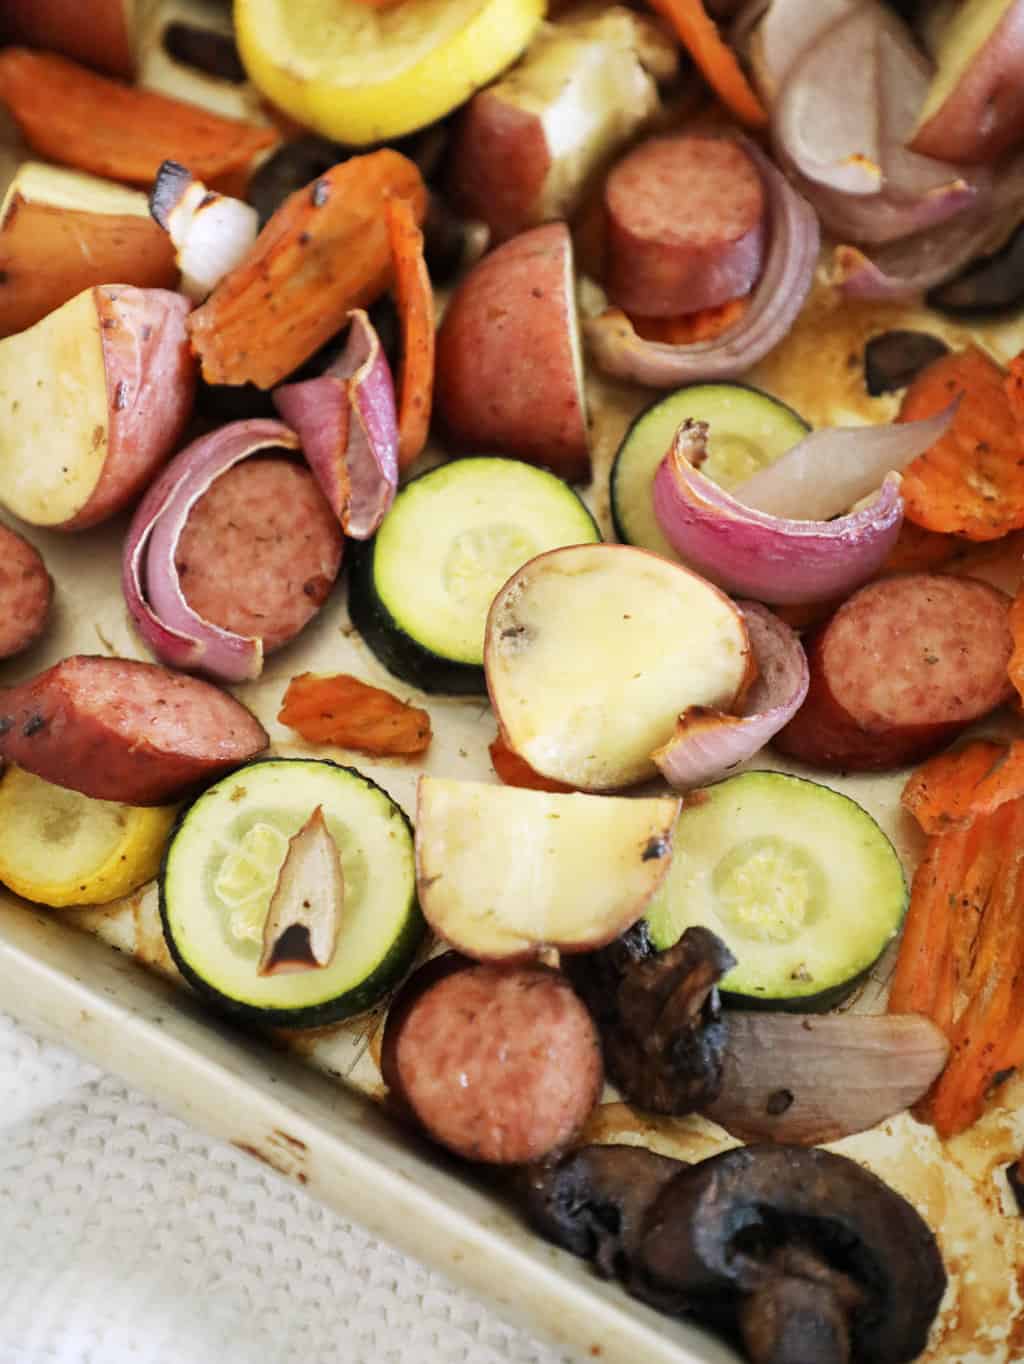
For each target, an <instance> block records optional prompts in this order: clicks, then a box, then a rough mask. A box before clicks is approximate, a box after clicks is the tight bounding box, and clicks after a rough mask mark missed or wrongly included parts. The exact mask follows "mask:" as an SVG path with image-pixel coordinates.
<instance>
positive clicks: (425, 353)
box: [387, 197, 434, 469]
mask: <svg viewBox="0 0 1024 1364" xmlns="http://www.w3.org/2000/svg"><path fill="white" fill-rule="evenodd" d="M387 218H388V241H389V243H390V246H391V262H392V267H393V269H394V276H395V278H394V295H395V303H396V304H397V306H398V317H399V321H400V323H401V327H402V372H401V381H400V385H399V403H398V467H399V468H400V469H407V468H408V467H409V465H410V464H411V463H412V462H413V460H414V459H415V458H416V457H417V455H419V454H421V453H422V450H423V447H424V445H426V443H427V432H428V431H429V429H430V409H431V405H432V403H433V397H434V292H433V290H432V289H431V287H430V276H429V274H428V273H427V265H426V262H425V260H424V259H423V233H422V232H421V231H420V229H419V226H418V224H417V221H416V215H415V213H414V211H413V208H412V205H411V204H410V203H409V201H408V199H400V198H397V197H396V198H394V199H389V200H388V202H387Z"/></svg>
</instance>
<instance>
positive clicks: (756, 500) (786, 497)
mask: <svg viewBox="0 0 1024 1364" xmlns="http://www.w3.org/2000/svg"><path fill="white" fill-rule="evenodd" d="M958 405H959V400H958V401H957V402H953V403H950V404H949V406H948V407H946V408H945V409H944V410H943V411H942V412H937V413H936V414H935V416H934V417H924V418H922V419H921V420H919V421H912V422H893V423H892V425H890V426H832V427H824V428H823V429H822V430H820V431H812V432H811V433H810V434H809V435H807V436H805V437H804V438H803V440H801V441H798V442H797V444H796V445H794V446H793V448H792V449H791V450H787V451H786V453H785V454H784V455H783V456H782V457H781V458H780V459H777V460H775V462H774V463H773V464H769V465H766V466H765V468H763V469H759V470H758V471H757V473H756V474H753V475H752V476H751V477H750V478H748V479H747V480H746V481H745V482H744V483H741V484H740V486H739V487H738V488H733V490H732V493H733V496H734V497H735V498H736V500H737V502H741V503H742V504H743V506H744V507H749V508H751V509H752V510H753V511H761V512H767V513H768V514H769V515H770V516H792V517H797V518H799V519H800V520H806V521H828V520H829V519H830V518H831V517H833V516H839V515H841V514H842V513H843V512H845V511H848V510H849V509H850V507H852V506H853V504H854V503H855V502H859V501H860V500H861V498H863V497H867V496H868V494H869V493H873V492H874V491H875V489H876V488H877V487H878V486H879V484H880V483H881V482H882V480H883V479H884V478H885V476H886V474H890V473H901V472H902V471H903V470H904V469H905V468H906V467H907V465H908V464H909V463H910V461H911V460H912V459H916V458H917V457H918V455H923V454H924V452H925V451H926V450H930V449H931V447H932V446H933V445H934V444H935V442H936V441H937V440H938V439H939V437H940V436H943V435H945V433H946V431H948V429H949V427H950V424H951V423H952V421H953V418H954V417H955V416H956V409H957V407H958Z"/></svg>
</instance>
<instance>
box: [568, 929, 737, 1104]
mask: <svg viewBox="0 0 1024 1364" xmlns="http://www.w3.org/2000/svg"><path fill="white" fill-rule="evenodd" d="M631 935H632V936H631ZM735 964H736V962H735V958H734V957H733V955H732V953H731V952H730V951H729V949H728V948H727V947H726V945H725V943H723V942H722V940H721V939H720V938H717V937H716V936H715V934H714V933H712V932H710V931H709V930H708V929H706V928H688V929H687V930H686V932H685V933H684V934H683V936H682V938H680V940H679V942H678V943H676V945H675V946H674V947H671V948H669V950H668V951H667V952H658V953H654V952H651V950H650V940H649V938H646V937H645V936H641V935H640V934H638V933H637V931H636V930H634V929H631V930H630V934H628V935H626V936H625V937H624V938H621V939H619V941H618V942H616V943H613V944H612V945H611V946H610V947H607V948H604V949H602V951H600V952H594V953H590V954H588V955H586V956H581V957H575V958H573V959H572V960H571V961H570V960H569V959H566V962H565V970H566V973H567V974H568V975H569V977H570V979H571V980H572V982H573V985H574V986H575V987H576V989H577V990H578V991H579V993H580V994H581V995H582V997H583V999H584V1001H585V1002H586V1004H587V1007H588V1008H589V1009H590V1012H591V1014H592V1015H593V1016H594V1019H595V1021H596V1022H597V1025H598V1027H599V1028H600V1031H601V1044H602V1048H603V1051H604V1059H605V1067H606V1069H607V1073H608V1078H609V1079H610V1080H611V1082H612V1083H613V1084H614V1085H615V1086H616V1088H617V1089H618V1090H619V1091H620V1092H621V1093H622V1095H623V1097H624V1098H626V1099H627V1100H628V1101H629V1102H630V1103H634V1104H636V1105H637V1107H639V1108H645V1109H648V1110H649V1111H650V1112H652V1113H669V1114H674V1115H679V1114H683V1113H692V1112H694V1111H695V1110H696V1109H699V1108H702V1107H703V1106H705V1105H706V1104H709V1103H711V1102H712V1101H713V1100H714V1099H715V1098H716V1097H717V1095H718V1092H719V1090H720V1088H721V1083H722V1056H723V1052H724V1048H725V1038H726V1024H725V1021H724V1019H723V1018H722V1016H721V1006H720V1003H719V998H718V991H717V989H716V988H715V986H716V984H717V982H718V981H719V980H721V978H722V976H723V975H725V973H726V972H727V971H728V970H729V969H730V968H731V967H733V966H735Z"/></svg>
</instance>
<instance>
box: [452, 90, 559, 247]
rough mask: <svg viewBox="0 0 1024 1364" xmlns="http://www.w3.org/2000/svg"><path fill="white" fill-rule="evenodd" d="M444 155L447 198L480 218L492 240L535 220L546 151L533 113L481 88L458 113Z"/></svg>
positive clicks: (548, 156) (548, 165) (504, 237)
mask: <svg viewBox="0 0 1024 1364" xmlns="http://www.w3.org/2000/svg"><path fill="white" fill-rule="evenodd" d="M449 155H450V162H449V165H450V166H451V171H450V174H449V177H448V189H449V194H450V196H451V199H452V202H453V204H454V205H455V207H456V209H457V210H458V212H459V213H461V214H462V216H463V217H464V218H475V219H478V220H479V221H480V222H482V223H486V224H487V226H488V227H489V228H490V229H491V238H492V240H493V241H495V242H503V241H507V240H508V239H509V238H510V237H514V236H515V235H516V233H517V232H522V231H524V229H526V228H528V227H531V226H533V224H534V223H535V222H536V221H537V206H538V204H539V202H540V197H541V194H542V192H543V189H544V181H545V179H546V178H547V174H548V171H549V170H550V169H551V151H550V148H549V147H548V143H547V138H546V137H545V135H544V129H543V126H542V124H541V121H540V119H539V118H538V117H537V116H536V114H530V113H527V112H526V111H525V110H524V109H518V108H516V106H515V105H513V104H507V103H506V102H505V101H504V100H503V99H502V98H501V96H500V95H499V94H497V93H496V92H495V91H493V90H482V91H481V92H480V93H479V94H477V95H474V96H473V98H472V99H471V100H470V101H469V103H468V104H467V105H466V108H465V109H464V110H463V112H462V114H461V116H460V117H459V121H458V124H457V127H456V132H455V137H454V139H453V141H452V148H451V152H450V153H449Z"/></svg>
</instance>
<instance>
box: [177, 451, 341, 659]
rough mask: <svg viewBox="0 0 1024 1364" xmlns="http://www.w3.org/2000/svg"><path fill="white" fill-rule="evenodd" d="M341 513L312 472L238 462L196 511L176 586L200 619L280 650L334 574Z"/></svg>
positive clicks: (183, 543) (285, 463)
mask: <svg viewBox="0 0 1024 1364" xmlns="http://www.w3.org/2000/svg"><path fill="white" fill-rule="evenodd" d="M341 550H342V534H341V526H340V525H339V524H338V518H337V517H336V516H335V515H334V513H333V512H332V511H331V509H330V507H329V506H328V504H327V499H326V498H325V497H324V495H323V493H322V492H321V491H320V489H319V488H318V487H317V484H316V480H315V479H314V477H313V475H312V474H311V473H310V472H309V470H308V469H304V468H302V466H301V465H299V464H293V463H292V462H291V460H287V459H247V460H245V461H244V462H243V463H241V464H236V465H235V467H234V468H233V469H229V470H228V471H227V473H225V474H221V476H220V478H218V479H217V481H216V482H215V483H214V484H213V485H212V486H211V487H210V488H209V490H208V491H207V492H206V493H204V494H203V496H202V497H201V498H200V499H199V501H198V502H197V503H196V505H195V506H194V507H193V508H192V511H191V512H190V514H189V518H188V521H187V522H186V525H185V529H184V530H183V531H182V534H181V539H180V540H179V541H178V548H177V552H176V554H175V564H176V565H177V569H178V575H179V577H180V578H181V587H182V591H183V592H184V594H185V598H186V600H187V601H188V604H189V605H190V606H191V607H192V609H193V610H194V611H197V612H198V613H199V615H201V616H202V617H203V618H204V619H206V620H208V621H211V622H212V623H213V624H214V625H219V626H221V628H222V629H224V630H232V631H234V632H235V634H239V635H248V636H253V637H255V638H259V639H262V640H263V648H264V652H266V653H270V652H271V651H272V650H273V649H279V648H280V647H281V646H282V645H283V644H287V643H288V641H289V640H290V639H293V638H294V637H295V636H296V635H297V634H298V633H299V631H300V630H301V629H302V627H303V626H304V625H306V624H308V622H309V621H310V620H311V619H312V617H313V616H314V615H316V613H317V611H318V610H319V609H320V607H321V606H322V605H323V603H324V600H325V598H326V597H327V594H328V593H329V592H330V590H331V587H332V586H333V584H334V580H335V578H336V577H337V576H338V569H339V567H340V565H341Z"/></svg>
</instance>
